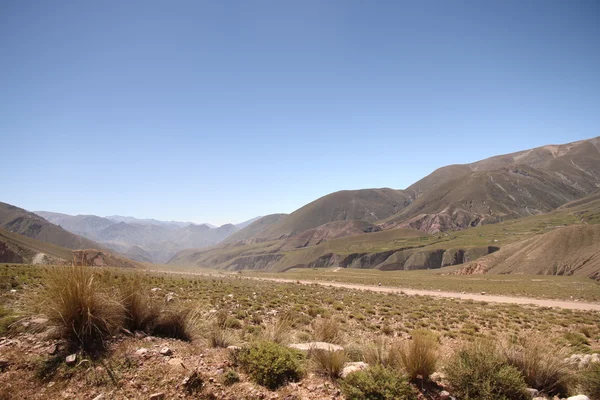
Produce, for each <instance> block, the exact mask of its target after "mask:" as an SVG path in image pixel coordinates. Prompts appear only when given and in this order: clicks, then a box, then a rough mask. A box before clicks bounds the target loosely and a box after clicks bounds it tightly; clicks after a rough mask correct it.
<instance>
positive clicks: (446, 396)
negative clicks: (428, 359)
mask: <svg viewBox="0 0 600 400" xmlns="http://www.w3.org/2000/svg"><path fill="white" fill-rule="evenodd" d="M449 399H450V393H448V392H447V391H445V390H442V391H441V392H440V400H449Z"/></svg>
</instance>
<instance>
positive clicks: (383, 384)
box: [340, 365, 417, 400]
mask: <svg viewBox="0 0 600 400" xmlns="http://www.w3.org/2000/svg"><path fill="white" fill-rule="evenodd" d="M340 387H341V389H342V392H343V393H344V396H345V397H346V398H347V399H348V400H413V399H416V398H417V393H416V391H415V389H414V388H413V387H412V386H411V385H410V384H409V383H408V381H407V380H406V378H404V377H402V376H401V375H399V374H398V373H397V372H396V371H395V370H393V369H391V368H386V367H384V366H382V365H375V366H373V367H370V368H367V369H366V370H364V371H357V372H353V373H351V374H350V375H348V376H347V377H346V378H345V379H343V380H342V381H341V382H340Z"/></svg>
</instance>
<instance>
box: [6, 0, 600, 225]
mask: <svg viewBox="0 0 600 400" xmlns="http://www.w3.org/2000/svg"><path fill="white" fill-rule="evenodd" d="M0 51H1V52H0V143H2V147H1V148H2V150H3V151H2V161H1V163H2V167H1V168H0V180H1V181H2V190H1V192H0V201H4V202H8V203H11V204H15V205H17V206H20V207H23V208H26V209H29V210H49V211H57V212H65V213H70V214H78V213H81V214H96V215H112V214H121V215H132V216H136V217H144V218H157V219H169V220H191V221H196V222H211V223H214V224H222V223H225V222H240V221H242V220H245V219H249V218H251V217H254V216H256V215H266V214H269V213H274V212H291V211H293V210H294V209H296V208H298V207H300V206H302V205H304V204H306V203H307V202H310V201H312V200H314V199H316V198H318V197H320V196H322V195H325V194H327V193H330V192H333V191H337V190H341V189H359V188H371V187H392V188H398V189H401V188H405V187H407V186H409V185H410V184H411V183H413V182H415V181H417V180H418V179H420V178H422V177H423V176H425V175H426V174H428V173H430V172H432V171H433V170H434V169H436V168H438V167H441V166H444V165H447V164H452V163H465V162H471V161H475V160H478V159H482V158H485V157H488V156H492V155H496V154H500V153H507V152H513V151H517V150H521V149H526V148H530V147H535V146H539V145H544V144H549V143H565V142H570V141H574V140H578V139H584V138H590V137H594V136H598V135H600V130H599V129H598V127H599V126H600V72H599V71H600V3H598V2H597V1H594V0H590V1H583V0H576V1H562V0H561V1H552V0H548V1H537V0H528V1H511V0H508V1H478V0H477V1H458V0H456V1H414V2H405V1H375V2H365V1H333V0H331V1H330V0H326V1H322V0H318V1H316V0H314V1H313V0H303V1H294V2H292V1H175V2H167V1H126V2H120V1H110V0H109V1H103V2H81V1H52V2H50V1H48V2H44V1H27V0H25V1H0Z"/></svg>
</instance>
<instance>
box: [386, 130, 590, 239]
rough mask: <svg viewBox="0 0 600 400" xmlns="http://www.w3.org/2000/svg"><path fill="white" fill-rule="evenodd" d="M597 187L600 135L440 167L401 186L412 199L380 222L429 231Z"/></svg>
mask: <svg viewBox="0 0 600 400" xmlns="http://www.w3.org/2000/svg"><path fill="white" fill-rule="evenodd" d="M599 187H600V137H597V138H593V139H589V140H582V141H578V142H573V143H568V144H564V145H549V146H543V147H539V148H535V149H531V150H525V151H520V152H517V153H512V154H506V155H501V156H496V157H491V158H488V159H485V160H482V161H478V162H475V163H472V164H465V165H452V166H448V167H443V168H440V169H438V170H436V171H434V172H433V173H432V174H430V175H429V176H427V177H425V178H423V179H421V180H420V181H418V182H416V183H415V184H413V185H411V186H409V187H408V188H407V189H406V192H407V193H412V194H413V197H414V201H413V202H412V203H411V204H410V205H409V206H407V207H406V208H405V209H402V210H401V211H400V212H398V213H397V214H396V215H394V216H392V217H390V218H387V219H386V220H384V221H382V222H381V225H382V227H383V228H384V229H386V228H393V227H411V228H416V229H420V230H423V231H425V232H429V233H435V232H439V231H448V230H458V229H464V228H467V227H469V226H477V225H481V224H486V223H496V222H499V221H503V220H506V219H510V218H519V217H524V216H528V215H534V214H539V213H545V212H549V211H551V210H553V209H555V208H557V207H559V206H560V205H562V204H565V203H567V202H569V201H572V200H575V199H579V198H582V197H584V196H586V195H588V194H590V193H592V192H594V191H595V190H597V189H598V188H599Z"/></svg>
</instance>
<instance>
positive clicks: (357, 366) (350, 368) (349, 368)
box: [340, 361, 369, 378]
mask: <svg viewBox="0 0 600 400" xmlns="http://www.w3.org/2000/svg"><path fill="white" fill-rule="evenodd" d="M368 366H369V364H367V363H365V362H362V361H358V362H349V363H346V364H344V368H343V369H342V372H341V374H340V376H341V377H342V378H345V377H347V376H348V375H350V374H351V373H353V372H357V371H362V370H363V369H366V368H367V367H368Z"/></svg>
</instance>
